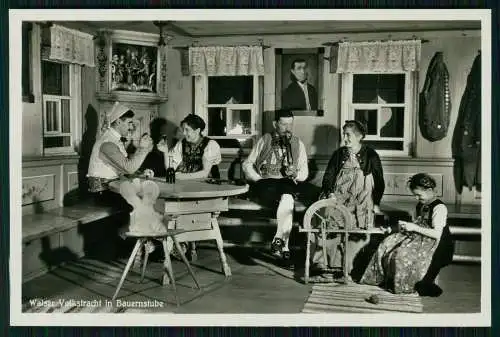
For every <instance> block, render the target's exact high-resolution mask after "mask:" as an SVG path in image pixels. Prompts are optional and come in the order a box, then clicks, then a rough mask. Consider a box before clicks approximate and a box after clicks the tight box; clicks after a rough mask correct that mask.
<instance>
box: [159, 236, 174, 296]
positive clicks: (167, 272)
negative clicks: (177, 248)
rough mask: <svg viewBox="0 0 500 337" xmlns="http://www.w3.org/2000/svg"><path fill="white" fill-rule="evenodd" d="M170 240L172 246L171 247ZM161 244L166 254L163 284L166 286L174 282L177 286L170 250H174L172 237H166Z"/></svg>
mask: <svg viewBox="0 0 500 337" xmlns="http://www.w3.org/2000/svg"><path fill="white" fill-rule="evenodd" d="M169 241H170V247H169ZM161 244H162V246H163V252H164V254H165V260H164V261H163V267H164V271H163V272H164V273H163V279H162V285H164V286H166V285H168V284H170V282H172V284H174V286H175V280H173V279H172V278H173V271H172V261H171V260H170V251H171V250H172V245H173V242H172V239H171V238H170V237H168V238H164V239H162V240H161Z"/></svg>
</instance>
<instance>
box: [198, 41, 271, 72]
mask: <svg viewBox="0 0 500 337" xmlns="http://www.w3.org/2000/svg"><path fill="white" fill-rule="evenodd" d="M189 74H190V75H192V76H200V75H207V76H250V75H264V55H263V52H262V47H261V46H208V47H190V48H189Z"/></svg>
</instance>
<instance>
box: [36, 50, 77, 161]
mask: <svg viewBox="0 0 500 337" xmlns="http://www.w3.org/2000/svg"><path fill="white" fill-rule="evenodd" d="M41 61H42V62H52V63H59V64H61V65H67V66H68V72H69V96H68V95H53V94H44V93H43V87H42V150H43V155H44V156H45V155H51V156H52V155H77V154H78V151H79V142H80V139H81V125H82V116H81V115H82V108H81V97H80V96H81V95H80V94H81V68H82V67H81V66H80V65H76V64H70V63H62V62H57V61H54V60H49V59H46V58H42V60H41ZM40 74H41V78H43V76H44V73H43V66H41V67H40ZM64 99H67V100H69V110H70V113H69V118H70V121H69V124H70V132H63V131H62V110H61V109H62V104H61V101H62V100H64ZM50 101H52V102H58V109H57V114H58V116H57V119H58V127H59V130H58V131H48V130H47V125H46V118H47V107H46V104H47V102H50ZM66 136H70V145H69V146H60V147H46V146H45V144H44V141H45V139H46V138H53V137H66Z"/></svg>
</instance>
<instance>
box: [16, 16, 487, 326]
mask: <svg viewBox="0 0 500 337" xmlns="http://www.w3.org/2000/svg"><path fill="white" fill-rule="evenodd" d="M224 11H225V12H226V14H224V15H223V16H220V13H219V14H215V12H214V11H212V10H202V11H196V13H193V12H190V11H189V10H168V11H163V10H154V11H147V12H144V13H143V15H141V13H138V12H140V11H138V10H135V11H134V10H131V11H128V10H125V11H116V12H115V11H113V10H51V11H48V12H45V11H44V10H10V29H9V31H10V40H11V41H22V43H11V49H10V59H11V60H16V59H17V60H19V62H11V63H10V72H11V73H10V76H11V77H10V79H11V82H10V102H11V104H10V106H9V107H10V115H9V116H10V149H11V151H10V182H11V185H10V186H11V193H10V197H11V200H10V203H11V209H10V217H11V223H10V235H11V236H10V261H11V262H12V261H16V263H11V264H10V282H11V284H10V289H11V298H10V301H11V312H10V317H11V324H12V325H33V324H37V325H45V326H47V325H55V326H63V325H75V324H77V325H92V326H96V325H113V326H116V325H128V326H141V325H148V326H150V325H160V326H165V325H167V326H169V325H174V326H182V325H186V326H189V325H203V324H209V325H213V324H215V325H237V326H245V325H247V326H248V325H250V326H253V325H256V326H274V325H278V326H279V325H285V326H297V325H299V326H300V325H305V326H311V325H313V326H324V325H328V326H346V325H347V326H350V325H357V326H377V325H382V326H388V325H389V326H422V325H424V326H447V325H453V324H454V323H456V322H460V324H461V325H463V326H489V325H491V303H490V300H491V294H490V292H491V289H490V287H491V284H490V275H491V270H490V268H491V267H490V255H491V254H490V249H491V248H490V245H491V236H490V231H491V213H490V212H491V201H490V198H491V185H490V183H489V182H490V181H491V179H490V177H491V171H490V170H491V158H490V156H491V123H489V122H488V119H489V118H490V116H491V105H490V98H491V84H490V83H491V46H490V39H491V32H490V29H491V22H490V20H491V13H490V11H489V10H398V11H384V10H367V11H365V10H359V11H356V14H355V13H354V12H353V11H350V10H341V11H337V10H316V11H313V12H311V11H303V10H294V11H288V12H283V11H275V10H269V11H267V10H266V12H269V13H266V14H265V15H263V14H262V12H259V11H253V10H248V11H246V10H243V11H234V10H233V11H232V10H224ZM205 12H206V15H207V16H205V17H204V19H203V20H200V19H199V18H200V16H199V15H201V14H200V13H205ZM236 12H237V13H238V14H236ZM56 13H57V14H56ZM301 13H303V14H304V15H301ZM219 17H220V18H227V19H224V20H222V19H220V20H219V19H218V18H219ZM90 18H91V19H90ZM197 18H198V19H197ZM207 18H210V20H207ZM230 18H233V19H230ZM236 18H238V19H236ZM443 18H446V19H445V20H444V19H443ZM63 19H65V20H67V21H63ZM83 314H90V315H83ZM103 314H105V315H103ZM215 314H217V315H215ZM375 314H377V315H378V316H375ZM380 314H383V316H380ZM451 314H453V315H451ZM374 317H377V318H376V319H375V318H374Z"/></svg>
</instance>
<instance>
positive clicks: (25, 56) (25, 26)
mask: <svg viewBox="0 0 500 337" xmlns="http://www.w3.org/2000/svg"><path fill="white" fill-rule="evenodd" d="M32 29H33V24H32V23H31V22H27V21H23V23H22V36H23V45H22V65H21V66H22V89H23V102H26V103H34V102H35V98H34V96H33V85H32V75H31V65H32V62H31V57H32V54H31V32H32Z"/></svg>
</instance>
